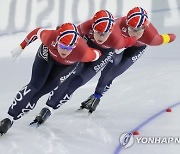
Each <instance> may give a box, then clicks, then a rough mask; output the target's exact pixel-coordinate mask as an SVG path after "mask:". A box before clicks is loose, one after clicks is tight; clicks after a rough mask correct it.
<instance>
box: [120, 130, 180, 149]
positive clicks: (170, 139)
mask: <svg viewBox="0 0 180 154" xmlns="http://www.w3.org/2000/svg"><path fill="white" fill-rule="evenodd" d="M119 143H120V144H121V146H122V148H125V149H126V148H129V147H131V146H132V145H133V144H134V143H137V144H166V145H167V144H180V137H175V136H166V137H162V136H161V137H157V136H156V137H155V136H138V137H137V136H136V137H135V136H134V135H133V133H132V132H130V133H127V132H126V133H123V134H121V135H120V137H119Z"/></svg>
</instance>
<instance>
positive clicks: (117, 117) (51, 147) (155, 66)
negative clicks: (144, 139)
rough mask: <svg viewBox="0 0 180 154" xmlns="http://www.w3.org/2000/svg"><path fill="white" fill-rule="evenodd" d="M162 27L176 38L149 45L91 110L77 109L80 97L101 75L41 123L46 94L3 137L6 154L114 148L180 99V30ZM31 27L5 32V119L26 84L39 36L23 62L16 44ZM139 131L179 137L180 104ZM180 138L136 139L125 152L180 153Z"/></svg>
mask: <svg viewBox="0 0 180 154" xmlns="http://www.w3.org/2000/svg"><path fill="white" fill-rule="evenodd" d="M155 25H156V26H157V28H158V29H159V31H160V32H162V33H166V32H173V33H175V34H176V35H177V39H176V41H175V42H173V43H171V44H168V45H162V46H159V47H148V48H147V50H146V52H145V53H144V55H143V56H142V57H141V58H140V59H139V60H138V61H137V62H136V63H135V64H134V65H133V66H132V67H131V68H130V69H129V70H127V71H126V72H125V73H124V74H123V75H121V76H119V77H118V78H117V79H116V80H115V81H114V84H113V85H112V87H111V89H110V90H109V91H108V93H106V94H105V96H104V97H103V98H102V100H101V102H100V105H99V106H98V108H97V111H96V112H94V113H93V114H92V115H91V116H88V115H87V112H86V111H83V112H81V113H76V112H75V111H76V109H77V108H78V107H79V105H80V103H81V102H82V101H83V100H85V99H86V98H87V97H88V96H89V95H90V94H91V93H93V92H94V89H95V86H96V83H97V79H98V75H97V76H96V77H95V78H93V79H92V80H91V81H90V82H89V83H87V84H86V85H85V86H83V87H82V88H80V89H78V90H77V91H76V92H75V93H74V95H73V97H72V99H71V100H70V101H69V102H68V103H66V104H65V105H63V106H62V107H61V108H60V109H59V110H58V111H57V112H55V113H54V114H53V115H52V116H51V117H50V118H49V119H48V121H47V122H46V123H45V124H43V125H42V126H41V127H39V128H35V127H30V126H29V123H30V122H31V121H32V120H33V119H34V117H35V116H36V114H37V113H39V111H40V110H41V108H42V107H44V105H45V102H46V99H47V96H45V97H43V98H42V99H41V100H40V101H39V102H38V104H37V106H36V108H35V109H34V110H33V111H31V112H30V113H28V114H27V115H25V116H24V117H23V118H22V119H20V120H19V121H17V122H15V124H14V125H13V127H12V128H11V129H10V130H9V132H8V133H7V134H6V135H4V136H1V137H0V153H1V154H113V153H114V151H115V149H116V147H117V146H118V145H119V136H120V135H121V134H122V133H124V132H128V131H130V130H132V129H133V128H135V127H136V126H138V125H139V124H141V123H142V122H143V121H144V120H146V119H148V118H149V117H151V116H152V115H154V114H155V113H157V112H159V111H161V110H162V109H165V108H166V107H168V106H170V105H172V104H174V103H177V102H180V50H179V47H180V46H179V45H178V44H179V43H180V39H179V37H180V31H179V25H178V26H173V27H168V28H167V27H162V26H161V23H158V21H155ZM25 36H26V33H21V34H15V35H10V36H1V37H0V48H1V51H0V72H1V73H0V104H1V107H0V119H3V118H5V117H6V115H7V110H8V108H9V106H10V104H11V103H12V100H13V98H14V96H15V95H16V92H17V91H18V90H19V89H20V88H22V87H23V86H24V85H26V84H27V83H28V82H29V80H30V76H31V67H32V63H33V60H34V56H35V53H36V50H37V47H38V46H39V44H40V42H36V43H34V44H32V45H30V46H29V47H28V48H27V49H26V50H25V52H24V53H23V55H22V56H21V58H20V60H19V61H18V62H12V61H11V58H10V51H11V49H13V48H15V47H16V46H17V45H18V44H19V43H20V41H21V40H22V39H23V38H24V37H25ZM139 133H140V134H139V137H140V136H153V137H158V136H160V137H168V136H174V137H180V106H177V107H175V108H173V109H172V112H170V113H164V114H162V115H160V116H158V117H157V118H155V119H154V120H153V121H151V122H149V123H148V124H147V125H145V126H144V127H143V128H142V129H140V130H139ZM179 151H180V145H179V144H173V143H172V144H137V143H135V144H134V145H133V146H132V147H131V148H128V149H123V150H122V151H121V153H122V154H151V153H158V154H160V153H163V154H169V153H171V154H178V153H179Z"/></svg>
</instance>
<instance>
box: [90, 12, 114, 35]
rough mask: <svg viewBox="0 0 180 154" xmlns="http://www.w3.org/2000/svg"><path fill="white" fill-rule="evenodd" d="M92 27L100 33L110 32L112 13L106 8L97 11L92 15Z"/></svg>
mask: <svg viewBox="0 0 180 154" xmlns="http://www.w3.org/2000/svg"><path fill="white" fill-rule="evenodd" d="M93 22H94V23H93V25H92V28H93V30H95V31H98V32H101V33H107V32H111V31H112V29H113V27H114V24H115V21H114V17H113V15H112V14H111V13H110V12H109V11H107V10H100V11H98V12H97V13H96V14H95V15H94V17H93Z"/></svg>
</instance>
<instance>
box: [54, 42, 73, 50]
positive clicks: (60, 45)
mask: <svg viewBox="0 0 180 154" xmlns="http://www.w3.org/2000/svg"><path fill="white" fill-rule="evenodd" d="M58 46H59V47H60V48H61V49H63V50H67V51H72V50H73V49H74V47H72V46H65V45H63V44H61V43H58Z"/></svg>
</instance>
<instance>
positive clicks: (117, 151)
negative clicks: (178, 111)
mask: <svg viewBox="0 0 180 154" xmlns="http://www.w3.org/2000/svg"><path fill="white" fill-rule="evenodd" d="M178 105H180V102H178V103H175V104H173V105H171V106H169V107H167V108H174V107H176V106H178ZM167 108H165V109H163V110H161V111H159V112H158V113H156V114H154V115H153V116H151V117H149V118H148V119H147V120H145V121H144V122H142V123H141V124H140V125H138V126H137V127H135V128H134V129H132V131H130V132H134V131H138V130H140V129H142V128H143V127H144V126H145V125H147V124H148V123H150V122H151V121H152V120H154V119H155V118H157V117H158V116H160V115H161V114H163V113H165V112H166V109H167ZM121 150H122V145H121V144H119V145H118V146H117V147H116V149H115V151H114V154H120V152H121Z"/></svg>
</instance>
